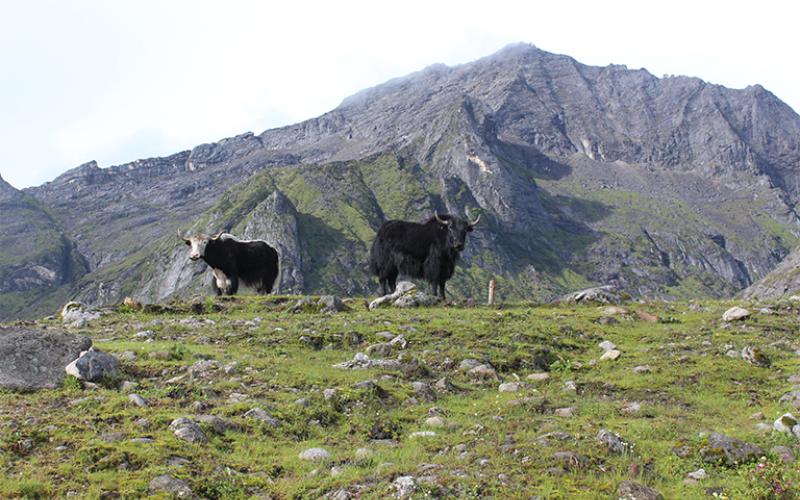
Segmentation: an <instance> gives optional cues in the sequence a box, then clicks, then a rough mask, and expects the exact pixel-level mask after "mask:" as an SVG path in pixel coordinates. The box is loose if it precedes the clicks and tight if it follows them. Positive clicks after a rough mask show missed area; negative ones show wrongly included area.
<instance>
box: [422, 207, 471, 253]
mask: <svg viewBox="0 0 800 500" xmlns="http://www.w3.org/2000/svg"><path fill="white" fill-rule="evenodd" d="M433 217H434V219H435V220H436V222H438V223H439V224H440V225H441V226H442V228H444V229H446V230H447V247H448V248H454V249H455V250H456V251H457V252H460V251H462V250H464V246H465V245H466V242H467V233H471V232H472V229H473V228H474V227H475V224H477V223H478V221H479V220H481V216H480V215H478V218H477V219H475V220H474V221H465V220H464V219H459V218H458V217H453V216H452V215H439V214H438V213H434V216H433Z"/></svg>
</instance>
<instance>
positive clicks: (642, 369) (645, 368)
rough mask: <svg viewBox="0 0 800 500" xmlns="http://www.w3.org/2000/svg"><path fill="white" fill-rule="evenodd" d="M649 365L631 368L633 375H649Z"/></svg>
mask: <svg viewBox="0 0 800 500" xmlns="http://www.w3.org/2000/svg"><path fill="white" fill-rule="evenodd" d="M650 371H651V369H650V365H639V366H634V367H633V373H635V374H637V375H641V374H643V373H650Z"/></svg>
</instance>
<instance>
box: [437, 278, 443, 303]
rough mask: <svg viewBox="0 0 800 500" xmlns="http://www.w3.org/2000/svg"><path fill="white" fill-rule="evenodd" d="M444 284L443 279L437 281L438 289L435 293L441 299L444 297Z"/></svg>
mask: <svg viewBox="0 0 800 500" xmlns="http://www.w3.org/2000/svg"><path fill="white" fill-rule="evenodd" d="M444 284H445V281H444V280H442V281H440V282H439V290H438V293H437V295H439V298H441V299H442V300H444V299H445V295H444Z"/></svg>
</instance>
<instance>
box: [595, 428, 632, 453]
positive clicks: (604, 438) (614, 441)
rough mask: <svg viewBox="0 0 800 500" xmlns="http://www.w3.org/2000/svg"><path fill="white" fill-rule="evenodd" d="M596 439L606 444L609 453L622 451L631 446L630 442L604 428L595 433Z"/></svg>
mask: <svg viewBox="0 0 800 500" xmlns="http://www.w3.org/2000/svg"><path fill="white" fill-rule="evenodd" d="M597 440H598V441H600V442H601V443H603V444H605V445H606V448H607V449H608V452H609V453H615V454H619V453H624V452H628V451H630V450H631V448H632V446H631V444H630V443H627V442H625V441H624V440H623V439H622V438H621V437H620V436H619V434H615V433H613V432H611V431H609V430H606V429H600V432H598V433H597Z"/></svg>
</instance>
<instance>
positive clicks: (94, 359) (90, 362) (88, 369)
mask: <svg viewBox="0 0 800 500" xmlns="http://www.w3.org/2000/svg"><path fill="white" fill-rule="evenodd" d="M64 371H66V373H67V375H72V376H73V377H75V378H77V379H78V380H85V381H87V382H102V381H103V380H113V379H115V378H117V376H118V375H119V361H117V358H115V357H114V356H112V355H110V354H108V353H105V352H101V351H95V350H94V349H93V348H89V350H88V351H83V352H82V353H81V354H80V356H79V357H78V359H76V360H74V361H73V362H72V363H70V364H68V365H67V366H66V367H65V368H64Z"/></svg>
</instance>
